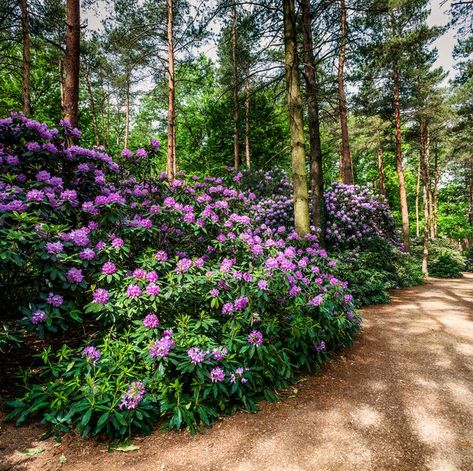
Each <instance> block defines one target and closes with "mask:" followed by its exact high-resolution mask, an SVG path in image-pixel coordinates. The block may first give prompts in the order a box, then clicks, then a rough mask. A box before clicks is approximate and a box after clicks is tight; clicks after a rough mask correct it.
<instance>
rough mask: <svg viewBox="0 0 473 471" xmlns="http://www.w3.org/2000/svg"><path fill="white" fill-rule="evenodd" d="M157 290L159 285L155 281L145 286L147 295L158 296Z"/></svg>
mask: <svg viewBox="0 0 473 471" xmlns="http://www.w3.org/2000/svg"><path fill="white" fill-rule="evenodd" d="M159 291H160V289H159V286H158V285H157V284H155V283H150V284H149V285H148V286H146V294H148V295H149V296H158V294H159Z"/></svg>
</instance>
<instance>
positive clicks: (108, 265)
mask: <svg viewBox="0 0 473 471" xmlns="http://www.w3.org/2000/svg"><path fill="white" fill-rule="evenodd" d="M116 271H117V266H116V265H115V264H114V263H112V262H105V263H104V264H103V267H102V273H103V274H104V275H113V274H114V273H115V272H116Z"/></svg>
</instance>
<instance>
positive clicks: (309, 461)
mask: <svg viewBox="0 0 473 471" xmlns="http://www.w3.org/2000/svg"><path fill="white" fill-rule="evenodd" d="M362 313H363V317H364V329H363V333H362V336H361V338H360V340H359V341H358V342H357V344H356V345H355V346H354V348H353V349H351V350H349V351H347V352H346V353H345V354H344V355H343V356H339V357H338V358H336V359H334V360H333V361H331V362H330V363H329V364H328V365H327V367H326V368H325V370H324V371H323V373H322V374H320V375H313V376H309V377H305V378H302V379H301V381H300V382H299V383H298V384H297V385H295V386H294V388H293V389H292V394H290V395H289V397H287V398H286V399H285V400H283V401H281V402H277V403H274V404H266V403H263V404H261V405H260V410H259V412H258V413H256V414H249V413H245V412H240V413H238V414H236V415H234V416H232V417H225V418H223V419H221V420H220V421H219V422H217V423H216V424H215V425H214V426H213V427H212V428H211V429H209V430H207V431H206V432H205V433H204V434H201V435H197V436H195V437H193V436H191V435H190V434H189V433H187V432H159V431H156V432H155V433H154V434H152V435H150V436H149V437H145V438H135V439H134V444H135V445H137V446H139V449H138V450H137V451H132V452H126V453H125V452H118V451H114V452H108V447H107V444H105V443H98V442H96V441H94V440H87V441H86V440H82V439H80V438H78V437H77V436H75V435H73V434H69V435H67V436H66V437H65V438H64V440H63V442H62V443H61V444H58V443H55V441H54V440H53V439H52V438H50V439H48V440H45V441H39V440H38V437H39V436H40V435H41V434H42V433H43V432H44V429H42V428H41V427H40V426H37V425H29V426H26V427H20V428H16V427H14V426H12V425H10V424H2V425H1V428H0V470H1V471H6V470H15V471H27V470H28V471H33V470H48V471H49V470H56V469H63V470H71V471H72V470H73V471H99V470H104V471H111V470H127V471H128V470H130V471H147V470H153V471H156V470H238V471H245V470H248V471H253V470H281V471H282V470H284V471H299V470H322V471H331V470H336V471H344V470H349V471H352V470H363V471H368V470H401V471H403V470H406V471H407V470H409V471H413V470H437V471H453V470H465V471H467V470H468V471H471V470H473V274H467V275H465V277H464V278H462V279H459V280H437V279H432V280H429V281H428V283H426V284H425V285H423V286H418V287H415V288H410V289H404V290H398V291H395V292H393V293H392V298H391V302H390V304H388V305H384V306H369V307H366V308H365V309H363V311H362ZM35 447H40V448H42V449H44V451H42V452H40V453H39V454H37V455H35V456H33V457H25V456H21V455H19V454H18V453H19V452H21V451H24V450H25V449H28V448H35Z"/></svg>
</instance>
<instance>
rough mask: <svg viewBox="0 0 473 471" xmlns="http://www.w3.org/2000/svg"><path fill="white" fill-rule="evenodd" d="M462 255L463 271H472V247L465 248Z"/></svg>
mask: <svg viewBox="0 0 473 471" xmlns="http://www.w3.org/2000/svg"><path fill="white" fill-rule="evenodd" d="M463 256H464V258H465V271H468V272H473V247H470V248H469V249H467V250H465V253H464V255H463Z"/></svg>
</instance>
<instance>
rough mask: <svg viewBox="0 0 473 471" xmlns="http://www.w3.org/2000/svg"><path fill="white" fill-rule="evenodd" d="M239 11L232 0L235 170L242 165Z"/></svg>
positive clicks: (234, 0)
mask: <svg viewBox="0 0 473 471" xmlns="http://www.w3.org/2000/svg"><path fill="white" fill-rule="evenodd" d="M236 28H237V11H236V0H232V75H233V77H232V78H233V154H234V161H235V163H234V166H235V170H236V169H237V168H239V167H240V145H239V133H238V121H239V116H240V110H239V108H238V67H237V31H236Z"/></svg>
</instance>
